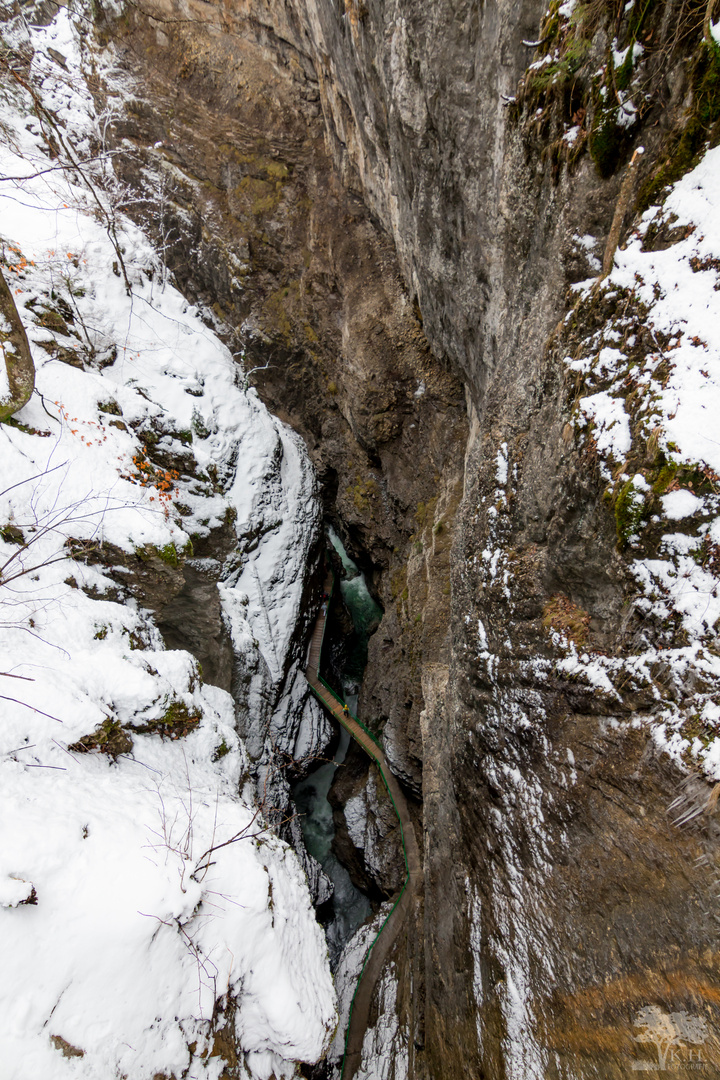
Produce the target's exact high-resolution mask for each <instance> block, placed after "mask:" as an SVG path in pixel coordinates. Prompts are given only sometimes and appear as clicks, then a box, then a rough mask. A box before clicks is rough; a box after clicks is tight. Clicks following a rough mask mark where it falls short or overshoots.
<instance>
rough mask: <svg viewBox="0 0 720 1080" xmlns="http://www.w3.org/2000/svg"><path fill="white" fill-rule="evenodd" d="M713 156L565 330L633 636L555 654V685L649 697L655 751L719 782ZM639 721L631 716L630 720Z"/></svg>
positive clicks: (719, 267)
mask: <svg viewBox="0 0 720 1080" xmlns="http://www.w3.org/2000/svg"><path fill="white" fill-rule="evenodd" d="M719 170H720V148H717V147H716V148H715V149H713V150H709V151H707V153H706V154H705V155H704V157H703V159H702V161H701V162H700V163H699V164H698V165H697V167H696V168H694V169H693V170H692V171H691V172H689V173H688V174H687V175H686V176H684V177H683V179H682V180H680V181H679V182H678V183H677V184H675V185H674V187H673V188H672V189H671V190H670V192H669V193H668V195H667V197H666V198H665V200H664V202H663V203H662V205H659V206H653V207H651V208H650V209H649V210H647V211H646V213H645V214H644V215H643V218H642V221H641V223H640V226H639V228H638V229H637V230H636V232H635V234H634V235H633V236H632V237H631V238H630V241H629V243H628V244H627V246H626V248H625V249H624V250H619V251H618V252H617V253H616V256H615V264H614V268H613V270H612V272H611V274H610V276H609V277H608V278H606V279H604V280H602V281H593V282H589V283H587V285H586V287H585V288H584V289H583V290H582V291H581V295H580V299H579V302H578V307H577V309H576V311H575V312H573V313H571V314H570V315H569V316H568V317H567V319H566V326H567V327H572V325H573V322H574V320H575V319H576V318H577V321H578V323H579V324H580V325H588V324H589V325H593V324H594V325H596V326H598V324H599V329H597V330H596V331H595V333H594V334H593V335H592V336H591V337H589V338H585V340H582V341H580V342H579V343H577V342H574V343H573V344H574V346H577V347H576V348H575V351H574V355H573V356H568V357H567V359H566V363H567V365H568V367H569V368H570V369H571V370H572V371H573V372H575V373H576V376H577V384H576V386H577V390H576V398H577V400H576V405H575V412H574V417H573V422H574V425H575V427H576V429H577V430H578V432H579V435H580V439H581V441H582V443H583V445H584V446H585V448H586V451H587V453H588V454H589V455H591V456H592V458H593V459H594V460H596V461H597V467H598V469H599V472H600V475H601V477H602V479H603V481H604V482H605V483H606V485H607V486H606V490H605V498H606V499H607V501H608V503H609V504H610V505H611V506H612V507H613V508H614V512H615V520H616V525H617V535H618V546H619V548H620V550H622V551H623V552H624V554H625V556H626V558H627V559H628V560H629V567H630V572H631V574H632V576H633V578H634V581H635V583H636V590H637V591H636V594H635V596H634V597H633V599H632V605H631V607H629V614H633V613H634V614H635V616H636V619H637V620H638V629H637V631H636V633H635V636H634V640H633V642H632V643H631V644H632V646H633V650H632V651H633V653H634V655H631V656H629V657H625V658H623V659H613V658H610V657H604V656H602V655H589V654H587V653H586V654H584V655H578V652H577V650H576V649H575V648H574V647H573V646H572V644H571V643H569V642H568V643H566V644H567V645H568V649H569V655H568V657H567V659H566V660H564V661H561V663H560V667H561V670H562V671H564V672H565V673H566V674H571V675H575V676H577V677H581V678H582V677H586V678H588V679H589V680H590V682H591V683H594V684H595V685H596V686H597V687H598V688H599V689H600V690H601V691H604V692H608V693H609V694H610V695H611V696H612V695H613V694H614V693H615V690H614V687H615V686H617V685H619V684H622V685H623V686H624V687H625V689H628V688H629V689H630V690H632V689H633V687H635V686H637V687H639V688H642V687H645V688H650V689H651V691H652V695H653V697H654V699H655V702H656V704H655V707H654V708H653V709H652V718H651V721H652V726H653V730H654V734H655V737H656V739H657V740H658V741H659V743H660V744H661V745H663V746H665V747H667V748H668V749H670V750H671V752H673V753H675V754H676V755H678V756H682V757H683V758H684V759H685V760H686V762H688V763H692V764H699V765H701V766H702V767H703V768H704V770H706V771H707V773H708V774H709V775H710V776H711V777H712V778H714V779H716V780H718V779H720V727H719V726H718V725H719V723H720V706H718V704H717V700H718V699H717V693H718V689H719V688H720V660H719V659H718V654H717V634H718V629H719V628H720V621H719V620H720V576H719V575H720V437H719V436H718V430H717V418H718V416H719V415H720V373H719V372H718V359H719V358H720V291H719V290H720V184H718V176H719V175H720V172H719ZM646 719H650V717H644V716H642V715H640V716H638V722H642V721H644V720H646Z"/></svg>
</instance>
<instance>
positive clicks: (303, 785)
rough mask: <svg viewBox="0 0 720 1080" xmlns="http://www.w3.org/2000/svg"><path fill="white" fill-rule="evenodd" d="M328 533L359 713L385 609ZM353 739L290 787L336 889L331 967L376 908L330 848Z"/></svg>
mask: <svg viewBox="0 0 720 1080" xmlns="http://www.w3.org/2000/svg"><path fill="white" fill-rule="evenodd" d="M328 537H329V540H330V543H331V544H332V545H333V547H334V548H335V550H336V551H337V553H338V554H339V556H340V558H341V559H342V564H343V568H344V570H345V575H346V576H345V578H344V579H343V580H342V581H341V582H340V591H341V593H342V597H343V600H344V601H345V603H346V605H347V607H348V609H349V611H350V614H351V615H352V620H353V626H354V628H355V641H354V647H353V649H352V650H351V651H350V653H349V656H348V659H347V662H346V665H345V668H344V669H343V671H342V672H341V676H342V682H343V696H344V698H345V700H346V701H347V703H348V705H349V706H350V709H351V711H352V712H353V713H357V698H358V692H359V684H360V682H361V681H362V677H363V672H364V670H365V665H366V663H367V648H368V637H369V635H370V634H371V633H372V631H373V630H374V629H375V627H376V626H377V624H378V622H379V620H380V616H381V615H382V610H381V608H379V607H378V605H377V604H376V603H375V601H374V600H373V598H372V596H371V595H370V593H369V592H368V588H367V585H366V583H365V578H364V577H363V575H362V574H361V572H360V571H359V570H358V568H357V566H356V565H355V563H354V562H353V561H352V559H351V558H350V557H349V555H348V554H347V552H346V551H345V548H344V547H343V545H342V541H341V540H340V538H339V537H338V536H337V534H336V533H335V532H334V531H333V530H332V529H328ZM349 743H350V736H349V735H348V733H347V732H346V731H345V730H344V729H342V730H341V732H340V742H339V744H338V748H337V751H336V752H335V757H334V758H333V760H332V761H328V762H326V763H325V764H323V765H320V766H319V767H318V768H317V769H315V770H314V771H313V772H311V773H310V774H309V775H308V776H307V777H306V778H305V779H304V780H301V781H300V783H299V784H296V785H295V787H294V788H293V790H292V797H293V800H294V802H295V806H296V807H297V810H298V813H299V814H300V815H301V819H300V820H301V827H302V833H303V839H304V841H305V847H306V848H307V850H308V852H309V853H310V855H312V856H313V858H315V859H317V861H318V862H319V863H320V865H321V866H322V868H323V870H324V871H325V873H326V874H327V876H328V877H329V878H330V880H331V881H332V883H333V885H334V888H335V891H334V893H333V899H332V903H333V918H332V921H331V922H330V924H329V925H328V926H327V927H326V929H325V936H326V938H327V942H328V949H329V952H330V962H331V964H332V965H333V966H334V965H335V964H336V963H337V961H338V959H339V957H340V953H341V952H342V949H343V946H344V945H345V944H346V942H347V941H348V940H349V939H350V938H351V937H352V935H353V934H354V932H355V930H357V928H358V926H360V925H361V924H362V923H363V922H364V921H365V920H366V919H367V917H368V916H369V915H370V914H371V911H372V908H371V907H370V902H369V900H368V898H367V897H366V896H365V894H364V893H363V892H360V890H359V889H357V888H356V887H355V886H354V885H353V883H352V881H351V880H350V875H349V874H348V872H347V870H346V869H345V867H344V866H343V865H342V864H341V863H340V862H338V860H337V859H336V857H335V855H334V854H333V852H332V842H333V837H334V836H335V826H334V823H333V811H332V806H331V805H330V803H329V802H328V799H327V794H328V791H329V790H330V785H331V784H332V782H333V779H334V776H335V770H336V769H337V767H338V765H341V764H342V763H343V761H344V760H345V755H346V753H347V749H348V746H349Z"/></svg>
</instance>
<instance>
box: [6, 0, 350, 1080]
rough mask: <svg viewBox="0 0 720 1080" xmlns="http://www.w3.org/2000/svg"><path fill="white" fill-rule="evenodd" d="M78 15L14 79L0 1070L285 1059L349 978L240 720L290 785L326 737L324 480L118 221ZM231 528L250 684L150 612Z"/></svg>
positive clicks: (271, 1066) (35, 42)
mask: <svg viewBox="0 0 720 1080" xmlns="http://www.w3.org/2000/svg"><path fill="white" fill-rule="evenodd" d="M85 25H86V23H85V22H84V20H83V19H82V17H81V16H77V17H75V16H72V15H71V14H69V13H68V11H67V10H66V9H60V11H59V12H58V14H57V16H56V18H55V19H54V20H53V21H52V22H51V23H50V24H49V25H47V26H45V27H37V28H28V25H27V23H25V21H24V20H18V21H16V22H15V23H10V24H7V25H6V28H5V31H4V33H5V41H6V45H7V46H8V48H9V49H11V50H12V51H13V55H14V58H15V62H16V63H17V65H18V70H19V71H21V72H22V79H21V81H18V82H17V83H13V82H11V81H9V82H6V84H5V86H4V87H3V90H2V97H1V98H0V109H1V110H2V121H3V125H4V136H5V137H4V138H3V140H2V145H1V146H0V158H1V159H2V163H1V165H0V169H2V173H3V175H4V176H7V177H15V178H17V179H16V181H15V182H14V183H9V184H6V186H5V188H4V190H3V196H4V197H7V199H8V205H7V206H6V207H5V209H7V210H8V211H9V212H8V213H7V214H6V215H5V216H4V219H3V233H2V237H1V239H2V245H3V247H2V251H3V255H4V268H5V273H6V275H7V278H8V283H9V285H10V287H11V289H12V293H13V298H14V300H15V303H16V305H17V308H18V311H19V313H20V316H21V318H22V320H23V322H24V325H25V329H26V331H27V335H28V338H29V341H30V347H31V350H32V355H33V359H34V362H35V367H36V372H37V377H36V387H37V391H38V392H37V393H36V394H34V395H33V396H32V398H31V399H30V401H29V402H28V404H27V405H26V406H25V407H24V408H23V409H22V410H21V411H20V412H18V413H17V414H16V416H15V417H14V418H13V420H12V422H11V423H10V424H7V423H5V424H2V425H1V426H0V440H1V443H2V449H1V450H0V459H1V460H2V463H3V477H2V484H1V485H0V486H1V487H2V493H1V494H0V575H1V576H0V597H1V599H2V611H1V612H0V650H1V651H2V656H3V665H2V667H3V671H2V675H1V676H0V693H1V694H2V705H3V708H2V712H3V723H2V726H1V727H0V740H2V749H1V750H0V769H1V770H2V779H1V781H0V804H1V806H2V810H1V813H2V819H3V822H4V843H3V845H2V850H1V852H0V928H1V930H0V937H1V941H2V945H1V947H2V955H3V965H2V975H0V1003H1V1004H0V1009H1V1011H2V1013H3V1016H4V1017H5V1021H6V1022H5V1023H4V1024H3V1032H2V1036H1V1039H2V1046H1V1048H0V1056H1V1057H2V1061H3V1075H4V1076H5V1077H7V1078H8V1080H21V1078H24V1077H27V1076H31V1075H32V1076H43V1077H46V1078H48V1080H53V1078H55V1077H57V1078H62V1077H66V1076H72V1077H76V1078H78V1077H87V1078H96V1077H98V1076H103V1077H106V1078H108V1080H109V1078H111V1077H121V1076H126V1075H131V1076H133V1077H134V1078H136V1080H145V1078H148V1080H149V1078H151V1077H154V1076H156V1075H159V1074H162V1075H163V1076H181V1075H182V1076H193V1077H203V1078H206V1077H207V1078H208V1080H210V1078H214V1080H217V1078H218V1077H219V1076H220V1075H221V1073H222V1072H223V1069H225V1068H227V1067H231V1068H232V1069H233V1075H236V1076H245V1077H248V1078H250V1077H253V1078H257V1080H266V1078H267V1077H269V1076H270V1075H274V1076H276V1077H290V1076H292V1075H294V1073H295V1063H296V1061H298V1060H304V1061H316V1060H318V1059H319V1058H320V1057H321V1056H322V1055H323V1053H324V1052H325V1050H326V1048H327V1045H328V1043H329V1040H330V1038H331V1036H332V1034H333V1031H334V1028H335V1024H336V1010H335V994H334V989H333V985H332V980H331V976H330V971H329V966H328V959H327V948H326V944H325V941H324V939H323V936H322V932H321V930H320V928H319V926H318V925H317V923H316V921H315V918H314V913H313V910H312V906H311V900H310V895H309V891H308V884H307V879H306V876H305V873H304V871H303V869H302V867H301V865H300V863H299V860H298V858H297V856H296V855H295V853H294V852H293V851H292V850H291V849H290V848H289V847H288V846H287V844H285V843H284V842H282V841H281V840H279V839H278V838H277V837H276V836H275V835H273V833H271V832H269V831H268V830H267V828H266V827H265V825H266V820H265V817H264V816H263V806H260V808H259V810H258V806H257V801H256V791H257V789H256V786H255V784H254V783H253V780H252V779H251V757H250V755H249V754H248V751H247V750H246V748H245V745H244V743H243V741H242V740H241V739H240V738H239V736H238V733H237V727H238V720H240V722H241V724H242V728H243V734H244V735H245V736H246V737H247V738H248V739H249V740H250V742H251V743H253V745H251V746H250V752H251V754H252V756H253V758H255V759H256V761H257V759H258V758H260V759H261V760H262V761H264V764H263V768H264V769H265V774H266V775H267V776H268V777H269V778H270V779H269V783H270V785H272V784H273V783H276V784H277V783H279V782H276V781H275V780H274V779H273V777H272V776H271V769H270V762H269V759H268V758H267V746H266V743H265V742H263V739H264V738H265V736H266V733H267V731H268V729H269V730H270V734H271V735H272V736H273V738H274V739H275V740H276V742H277V743H279V744H280V748H281V750H282V749H289V750H291V751H292V752H300V753H312V751H313V748H314V747H315V746H316V745H317V743H318V742H319V741H322V739H323V738H324V732H323V729H322V728H323V721H322V719H321V718H320V717H319V715H318V713H317V711H316V710H315V709H314V707H313V706H311V705H309V704H308V701H307V696H306V691H305V689H304V687H303V683H302V678H301V675H300V668H299V664H300V662H301V657H299V656H297V655H296V654H295V651H294V650H297V645H296V644H294V643H293V632H294V628H295V627H296V625H297V623H298V619H299V617H300V614H301V612H300V603H301V596H302V591H303V587H304V584H305V580H306V572H307V570H306V567H307V562H308V559H309V557H310V554H311V551H312V548H313V545H314V544H315V542H316V537H317V528H318V517H319V508H318V503H317V499H316V494H315V481H314V477H313V474H312V470H311V468H310V465H309V462H308V460H307V457H306V455H305V452H304V448H303V446H302V444H301V442H300V440H299V439H298V438H296V437H295V436H294V435H293V433H292V432H290V431H288V430H287V429H286V428H284V427H283V425H282V424H280V423H279V422H278V421H277V420H275V419H274V418H273V417H272V416H270V415H269V414H268V413H267V411H266V409H265V408H264V407H263V406H262V404H261V403H260V401H259V400H258V398H257V396H256V395H255V393H254V391H253V390H252V389H248V388H247V386H246V385H244V384H243V380H242V372H241V369H240V368H239V366H238V365H237V364H236V363H235V362H234V361H233V358H232V357H231V356H230V355H229V354H228V352H227V351H226V350H225V349H224V348H223V346H222V345H221V343H220V342H219V341H218V339H217V338H216V337H215V335H214V334H213V333H212V332H211V331H210V330H209V329H208V327H207V325H206V324H205V323H204V322H203V321H202V320H201V318H200V317H199V313H198V312H197V311H195V310H193V309H192V308H189V307H188V305H187V303H186V302H185V301H184V299H183V297H182V296H181V295H180V294H179V293H178V292H177V291H176V290H175V289H174V288H173V287H172V284H171V283H170V282H169V281H168V280H167V277H166V275H165V272H164V270H163V268H162V266H161V263H160V259H159V258H158V255H157V254H156V252H155V251H154V250H153V249H152V247H151V246H150V244H149V243H148V241H147V240H146V238H145V237H144V236H143V234H142V232H141V231H139V230H138V229H137V228H136V227H134V226H133V225H131V224H130V223H129V222H128V221H127V220H126V219H125V218H124V217H123V215H122V213H121V210H120V206H121V202H122V193H118V191H117V190H116V189H115V188H114V186H113V184H114V181H113V176H112V171H111V167H110V163H109V161H108V159H107V158H106V157H103V155H102V153H100V155H99V156H98V148H100V150H102V128H103V123H104V121H105V119H106V117H103V116H100V117H99V116H98V115H97V114H96V110H95V106H94V104H93V100H92V97H91V95H90V93H89V91H88V89H87V84H86V81H85V78H84V72H85V68H86V66H87V65H88V62H89V61H88V56H89V55H90V52H91V50H90V46H89V44H88V43H87V40H86V41H85V44H84V49H85V52H84V53H83V51H82V49H81V40H82V39H81V35H80V33H79V31H78V27H82V26H85ZM91 59H92V66H93V68H94V74H95V77H97V74H98V72H100V74H102V71H103V65H104V64H105V63H107V64H108V65H109V63H110V60H109V59H108V56H107V54H106V56H105V57H104V56H103V54H101V53H99V52H98V51H94V50H93V51H92V55H91ZM28 85H31V86H32V87H33V88H34V89H35V92H36V93H37V95H38V102H35V103H33V102H32V101H31V100H30V95H29V93H28V91H27V89H26V87H27V86H28ZM109 90H110V94H109V97H108V101H109V105H108V110H112V102H113V94H114V95H115V97H116V98H117V97H119V96H121V95H122V93H123V87H122V86H120V85H119V84H116V85H114V86H110V87H109ZM43 110H47V116H50V117H52V123H53V125H54V127H53V138H54V140H55V154H57V155H58V156H56V157H54V158H51V157H50V156H49V155H48V146H47V143H46V141H45V135H44V132H45V133H46V132H47V131H48V121H47V116H45V114H44V113H43ZM38 111H40V112H41V113H42V114H43V120H42V122H41V121H40V120H39V119H37V115H38ZM79 161H86V162H88V164H85V165H83V166H82V167H81V168H79V169H73V168H69V167H68V165H69V164H71V163H72V162H79ZM48 167H50V172H47V171H46V170H47V169H48ZM27 177H30V179H27ZM10 198H12V202H10ZM108 225H110V229H109V228H108ZM120 263H122V265H120ZM128 285H129V286H130V290H129V291H128V287H127V286H128ZM223 526H226V527H227V528H229V529H230V532H231V533H232V532H233V531H234V532H235V534H236V537H237V539H236V540H235V539H232V538H231V539H232V542H231V545H230V546H231V548H232V549H233V550H232V553H231V555H230V556H229V557H228V558H226V560H225V562H224V563H223V564H222V565H221V566H219V567H214V568H213V567H212V566H211V567H209V568H208V567H204V569H206V570H209V571H213V570H214V572H215V573H216V576H217V577H219V578H220V584H219V591H220V594H221V601H222V610H223V617H224V620H225V623H226V627H227V630H228V633H229V635H230V637H231V639H232V644H233V648H234V654H235V665H236V670H235V675H234V682H235V683H236V684H237V685H238V686H239V687H240V690H241V693H239V694H238V700H237V703H236V702H234V701H233V698H232V697H231V696H230V694H229V693H227V692H226V691H225V690H222V689H220V688H218V687H214V686H210V685H207V684H204V683H203V681H202V677H201V672H200V670H199V665H198V663H197V661H196V660H195V659H194V658H193V657H192V656H191V655H190V654H189V653H187V652H184V651H180V650H166V649H165V648H164V646H163V642H162V638H161V636H160V633H159V631H158V629H157V626H156V622H155V620H154V618H153V615H152V613H151V612H150V611H149V610H147V608H145V607H143V606H142V602H143V599H146V595H147V593H148V590H149V591H150V593H151V594H152V596H153V599H154V606H156V607H162V604H163V603H165V602H167V601H168V600H169V599H171V598H172V597H173V596H175V595H177V593H178V591H179V590H180V589H181V588H182V582H183V566H184V565H185V564H187V563H188V561H189V560H191V559H192V555H193V547H192V545H193V543H195V545H196V546H198V545H202V542H203V540H204V539H205V538H207V537H208V536H210V535H211V534H212V533H213V530H215V531H218V530H222V527H223ZM196 561H197V563H198V564H202V563H203V560H201V559H198V560H196ZM207 561H208V560H205V562H207ZM201 569H203V567H201ZM138 582H139V583H140V586H141V588H140V590H139V591H138V588H137V585H138ZM143 588H144V589H145V595H144V594H143V591H142V589H143ZM285 744H287V746H285ZM298 748H299V750H298ZM263 755H265V757H264V759H263ZM281 786H282V785H281ZM265 788H266V791H267V788H268V785H267V784H266V785H265Z"/></svg>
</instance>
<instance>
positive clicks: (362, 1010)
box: [306, 573, 421, 1080]
mask: <svg viewBox="0 0 720 1080" xmlns="http://www.w3.org/2000/svg"><path fill="white" fill-rule="evenodd" d="M333 583H334V575H333V574H332V573H330V574H328V576H327V578H326V581H325V592H326V593H327V595H328V596H331V595H332V589H333ZM328 607H329V604H323V606H322V607H321V609H320V613H319V614H318V618H317V622H316V623H315V629H314V630H313V636H312V639H311V641H310V650H309V653H308V663H307V669H306V675H307V680H308V682H309V684H310V686H311V688H312V690H313V693H314V694H315V695H316V697H317V698H318V699H319V700H320V701H321V702H322V704H323V705H324V706H325V708H326V709H327V710H328V712H330V713H331V714H332V716H333V717H334V718H335V719H336V720H337V721H338V723H339V724H341V725H342V727H344V728H345V730H346V731H348V732H349V733H350V735H351V736H352V738H353V739H355V741H356V742H357V743H358V744H359V745H360V746H361V747H362V748H363V750H364V751H365V752H366V753H367V754H369V756H370V757H371V758H372V760H373V761H374V762H375V764H376V765H377V767H378V769H379V770H380V775H381V776H382V779H383V782H384V784H385V786H386V788H387V790H388V794H389V795H390V798H391V800H392V803H393V806H394V807H395V812H396V813H397V816H398V819H399V821H400V829H401V832H402V841H403V850H404V853H405V866H406V869H407V877H406V879H405V882H404V884H403V887H402V889H401V891H400V895H399V896H398V898H397V900H396V901H395V905H394V907H393V909H392V911H391V912H390V914H389V915H388V917H387V919H386V920H385V922H384V923H383V925H382V927H381V930H380V933H379V934H378V936H377V937H376V938H375V941H374V942H373V944H372V946H371V948H370V953H369V955H368V957H367V959H366V961H365V965H364V967H363V969H362V972H361V974H360V979H359V982H358V985H357V989H356V991H355V995H354V997H353V1002H352V1007H351V1012H350V1019H349V1022H348V1031H347V1037H346V1041H345V1056H344V1058H343V1069H342V1078H343V1080H351V1077H353V1076H354V1075H355V1073H356V1071H357V1069H358V1067H359V1065H360V1061H361V1054H362V1044H363V1037H364V1035H365V1030H366V1028H367V1026H368V1019H369V1015H370V1005H371V1002H372V996H373V991H374V990H375V985H376V983H377V980H378V978H379V976H380V973H381V971H382V969H383V966H384V963H385V960H386V959H387V957H388V955H389V953H390V950H391V949H392V947H393V945H394V944H395V941H396V940H397V938H398V935H399V934H400V933H401V931H402V930H403V928H404V925H405V919H406V916H407V914H408V912H409V910H410V907H411V904H412V901H413V898H414V897H415V896H416V895H417V892H418V889H419V885H420V881H421V862H420V852H419V849H418V845H417V840H416V837H415V830H414V828H413V824H412V821H411V819H410V814H409V812H408V808H407V803H406V802H405V796H404V795H403V793H402V790H401V788H400V785H399V784H398V782H397V780H396V779H395V777H394V776H393V774H392V773H391V771H390V768H389V766H388V763H387V760H386V758H385V754H384V753H383V750H382V748H381V747H380V746H379V744H378V743H377V742H376V741H375V739H374V738H373V737H372V735H371V734H370V732H369V731H368V730H367V729H366V728H365V727H364V726H363V725H362V724H361V723H360V721H359V720H358V719H357V718H356V717H354V716H353V715H352V714H351V713H349V712H345V711H344V710H343V704H344V703H343V702H342V701H341V700H340V698H339V697H337V695H335V694H334V693H333V691H332V690H331V689H330V687H328V686H327V684H326V683H325V682H324V681H323V680H322V679H321V677H320V674H319V668H320V656H321V653H322V644H323V637H324V635H325V625H326V622H327V609H328Z"/></svg>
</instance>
